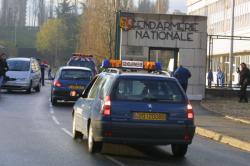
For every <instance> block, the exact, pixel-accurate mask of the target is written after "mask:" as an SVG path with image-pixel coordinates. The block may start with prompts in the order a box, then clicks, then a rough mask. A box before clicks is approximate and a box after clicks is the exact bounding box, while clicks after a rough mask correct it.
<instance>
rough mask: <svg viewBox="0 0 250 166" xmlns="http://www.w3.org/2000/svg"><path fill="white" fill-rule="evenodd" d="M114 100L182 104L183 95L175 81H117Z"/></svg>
mask: <svg viewBox="0 0 250 166" xmlns="http://www.w3.org/2000/svg"><path fill="white" fill-rule="evenodd" d="M114 99H115V100H132V101H157V102H158V101H160V102H161V101H162V102H182V101H184V95H183V92H182V91H181V89H180V87H179V86H178V85H177V83H176V82H175V81H171V80H152V79H124V78H122V79H119V81H118V84H117V86H116V89H115V93H114Z"/></svg>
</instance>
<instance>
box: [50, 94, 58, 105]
mask: <svg viewBox="0 0 250 166" xmlns="http://www.w3.org/2000/svg"><path fill="white" fill-rule="evenodd" d="M50 101H51V103H52V105H53V106H55V105H57V99H55V98H54V97H52V96H51V99H50Z"/></svg>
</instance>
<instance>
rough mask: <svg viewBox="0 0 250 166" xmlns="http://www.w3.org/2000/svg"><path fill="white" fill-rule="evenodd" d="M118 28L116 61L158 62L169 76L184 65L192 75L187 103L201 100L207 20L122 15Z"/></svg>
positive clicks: (203, 83)
mask: <svg viewBox="0 0 250 166" xmlns="http://www.w3.org/2000/svg"><path fill="white" fill-rule="evenodd" d="M120 27H121V28H122V30H121V35H120V37H121V39H120V41H121V43H120V57H119V59H122V60H140V61H147V60H150V61H157V62H161V63H162V65H163V68H164V69H165V70H167V71H168V72H170V73H171V72H174V71H175V69H176V68H177V66H179V65H183V66H184V67H187V68H188V69H189V70H190V72H191V74H192V77H191V78H190V80H189V85H188V90H187V94H188V97H189V99H193V100H201V99H202V98H204V95H205V81H206V79H205V78H206V53H207V17H204V16H188V15H170V14H149V13H121V17H120Z"/></svg>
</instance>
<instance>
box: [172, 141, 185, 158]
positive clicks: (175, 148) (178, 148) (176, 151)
mask: <svg viewBox="0 0 250 166" xmlns="http://www.w3.org/2000/svg"><path fill="white" fill-rule="evenodd" d="M171 149H172V153H173V155H174V156H175V157H184V156H185V154H186V153H187V149H188V145H185V144H184V145H181V144H180V145H178V144H172V145H171Z"/></svg>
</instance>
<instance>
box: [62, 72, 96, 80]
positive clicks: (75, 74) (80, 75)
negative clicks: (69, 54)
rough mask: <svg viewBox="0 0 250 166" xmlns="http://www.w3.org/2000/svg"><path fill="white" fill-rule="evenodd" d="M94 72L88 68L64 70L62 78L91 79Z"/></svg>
mask: <svg viewBox="0 0 250 166" xmlns="http://www.w3.org/2000/svg"><path fill="white" fill-rule="evenodd" d="M91 78H92V73H91V71H87V70H69V69H65V70H62V72H61V76H60V79H62V80H91Z"/></svg>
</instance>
